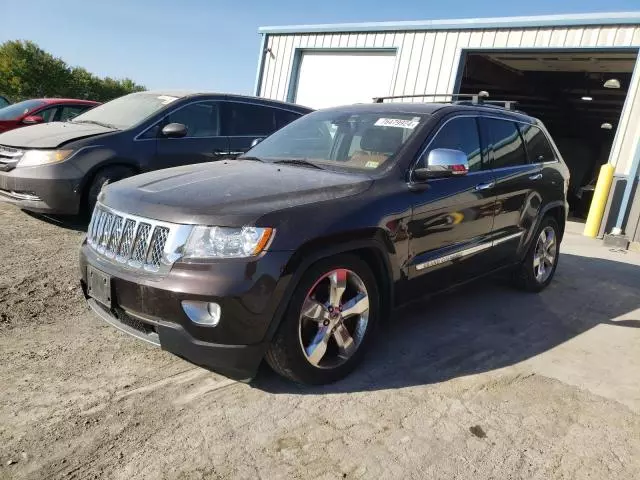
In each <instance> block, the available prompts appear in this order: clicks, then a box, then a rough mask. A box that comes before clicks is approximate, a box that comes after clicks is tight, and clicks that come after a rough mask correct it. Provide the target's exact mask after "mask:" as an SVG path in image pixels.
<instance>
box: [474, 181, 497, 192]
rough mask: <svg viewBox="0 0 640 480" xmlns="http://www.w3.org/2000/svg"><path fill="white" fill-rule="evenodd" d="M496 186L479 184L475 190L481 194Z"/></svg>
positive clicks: (489, 183)
mask: <svg viewBox="0 0 640 480" xmlns="http://www.w3.org/2000/svg"><path fill="white" fill-rule="evenodd" d="M495 186H496V182H487V183H479V184H478V185H476V186H475V188H474V190H475V191H476V192H480V191H482V190H489V189H491V188H493V187H495Z"/></svg>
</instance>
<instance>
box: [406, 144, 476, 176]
mask: <svg viewBox="0 0 640 480" xmlns="http://www.w3.org/2000/svg"><path fill="white" fill-rule="evenodd" d="M468 172H469V161H468V160H467V155H466V153H464V152H461V151H460V150H452V149H449V148H436V149H435V150H431V151H430V152H429V155H428V156H427V157H426V158H425V157H422V158H421V159H420V161H419V162H418V165H417V166H416V168H415V169H414V170H413V177H414V179H415V180H428V179H430V178H442V177H452V176H457V175H466V174H467V173H468Z"/></svg>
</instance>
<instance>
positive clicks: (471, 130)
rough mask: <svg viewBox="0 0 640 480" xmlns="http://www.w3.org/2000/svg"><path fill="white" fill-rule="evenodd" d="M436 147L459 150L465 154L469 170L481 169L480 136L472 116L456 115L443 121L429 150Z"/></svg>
mask: <svg viewBox="0 0 640 480" xmlns="http://www.w3.org/2000/svg"><path fill="white" fill-rule="evenodd" d="M436 148H448V149H452V150H460V151H462V152H464V153H465V154H466V155H467V160H468V162H469V171H470V172H477V171H479V170H482V155H481V152H480V136H479V134H478V124H477V121H476V119H475V118H474V117H458V118H454V119H452V120H449V121H448V122H447V123H445V124H444V126H443V127H442V129H441V130H440V131H439V132H438V133H437V134H436V136H435V137H434V139H433V141H432V142H431V145H430V146H429V151H431V150H435V149H436ZM427 153H428V152H427Z"/></svg>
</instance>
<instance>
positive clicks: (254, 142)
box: [251, 138, 264, 148]
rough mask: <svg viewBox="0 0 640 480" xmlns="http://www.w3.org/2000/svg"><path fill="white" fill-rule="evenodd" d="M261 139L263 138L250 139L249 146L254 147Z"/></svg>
mask: <svg viewBox="0 0 640 480" xmlns="http://www.w3.org/2000/svg"><path fill="white" fill-rule="evenodd" d="M262 140H264V138H254V139H253V140H252V141H251V148H253V147H255V146H256V145H257V144H259V143H260V142H261V141H262Z"/></svg>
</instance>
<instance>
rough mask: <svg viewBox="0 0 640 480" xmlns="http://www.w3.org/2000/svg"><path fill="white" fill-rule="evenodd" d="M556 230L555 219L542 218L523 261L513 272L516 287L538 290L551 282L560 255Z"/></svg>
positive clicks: (531, 290)
mask: <svg viewBox="0 0 640 480" xmlns="http://www.w3.org/2000/svg"><path fill="white" fill-rule="evenodd" d="M558 232H559V229H558V223H557V222H556V221H555V219H553V218H552V217H550V216H548V217H545V218H543V220H542V223H541V224H540V226H539V227H538V230H537V231H536V235H535V237H534V239H533V241H532V242H531V247H530V248H529V251H528V252H527V255H526V256H525V259H524V261H523V262H522V263H521V264H520V266H519V267H518V269H517V271H516V272H515V281H516V284H517V286H518V287H520V288H521V289H523V290H527V291H530V292H539V291H541V290H543V289H544V288H546V287H547V285H549V283H551V280H552V279H553V276H554V274H555V272H556V268H557V267H558V259H559V257H560V243H559V236H558Z"/></svg>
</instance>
